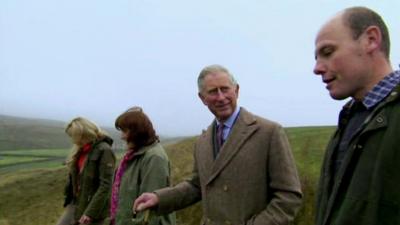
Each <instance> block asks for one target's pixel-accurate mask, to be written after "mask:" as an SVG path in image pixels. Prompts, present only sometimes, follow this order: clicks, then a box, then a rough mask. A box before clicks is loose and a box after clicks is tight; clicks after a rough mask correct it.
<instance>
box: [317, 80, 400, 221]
mask: <svg viewBox="0 0 400 225" xmlns="http://www.w3.org/2000/svg"><path fill="white" fill-rule="evenodd" d="M399 93H400V86H397V87H395V89H394V90H393V91H392V92H391V93H390V94H389V96H388V97H386V98H385V99H384V100H383V101H382V102H381V103H379V104H378V105H377V106H376V107H375V108H374V109H373V111H372V112H371V113H370V115H369V117H367V118H366V120H365V121H364V123H363V124H362V125H361V128H360V129H359V130H358V132H356V133H355V135H353V137H352V138H351V140H350V143H349V147H348V149H347V150H346V155H345V158H344V159H343V163H342V166H341V168H340V169H339V171H338V172H337V176H336V177H332V163H333V159H332V157H333V154H334V151H335V149H336V146H337V145H338V144H339V140H340V133H341V132H342V129H340V128H338V129H337V131H336V132H335V134H334V135H333V137H332V139H331V141H330V143H329V144H328V147H327V150H326V154H325V159H324V163H323V167H322V172H321V176H320V181H319V188H318V194H317V205H316V210H317V211H316V223H315V224H316V225H358V224H363V225H398V224H400V191H399V189H400V172H399V171H400V163H399V162H400V144H399V137H400V136H399V135H400V95H399ZM345 107H347V106H345ZM333 180H335V181H334V182H333ZM332 183H334V185H333V186H332ZM329 193H330V194H329Z"/></svg>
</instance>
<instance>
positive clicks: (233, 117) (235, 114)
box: [216, 106, 240, 128]
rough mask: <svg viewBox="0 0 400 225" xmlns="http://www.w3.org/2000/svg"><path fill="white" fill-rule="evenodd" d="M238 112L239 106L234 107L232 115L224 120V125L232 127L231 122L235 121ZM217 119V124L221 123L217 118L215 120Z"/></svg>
mask: <svg viewBox="0 0 400 225" xmlns="http://www.w3.org/2000/svg"><path fill="white" fill-rule="evenodd" d="M239 112H240V107H239V106H236V109H235V111H234V112H233V113H232V115H231V116H230V117H229V118H228V119H227V120H226V121H225V122H224V126H227V127H229V128H232V126H233V124H234V123H235V121H236V118H237V117H238V115H239ZM216 121H217V125H218V126H219V124H220V123H221V122H219V121H218V120H216Z"/></svg>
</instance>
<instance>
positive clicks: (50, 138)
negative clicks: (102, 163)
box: [0, 115, 123, 151]
mask: <svg viewBox="0 0 400 225" xmlns="http://www.w3.org/2000/svg"><path fill="white" fill-rule="evenodd" d="M65 124H66V122H63V121H56V120H46V119H31V118H21V117H14V116H5V115H0V151H1V150H17V149H44V148H46V149H52V148H69V147H70V146H71V143H70V140H69V138H68V136H67V135H65V133H64V127H65ZM103 129H104V130H105V131H106V132H107V133H108V134H109V135H110V136H111V137H112V138H113V139H114V141H115V145H114V147H116V148H122V146H123V144H122V141H121V140H120V137H119V132H118V131H117V130H115V129H113V128H107V127H106V128H103Z"/></svg>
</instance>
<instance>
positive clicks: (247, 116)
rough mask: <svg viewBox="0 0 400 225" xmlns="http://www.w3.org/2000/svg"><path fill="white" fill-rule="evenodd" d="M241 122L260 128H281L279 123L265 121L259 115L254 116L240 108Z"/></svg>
mask: <svg viewBox="0 0 400 225" xmlns="http://www.w3.org/2000/svg"><path fill="white" fill-rule="evenodd" d="M239 116H241V117H242V119H243V120H245V121H246V122H247V123H249V124H251V123H254V124H257V125H259V126H261V127H282V126H281V124H280V123H278V122H276V121H273V120H270V119H267V118H265V117H262V116H260V115H256V114H254V113H252V112H250V111H248V110H246V109H245V108H241V111H240V115H239Z"/></svg>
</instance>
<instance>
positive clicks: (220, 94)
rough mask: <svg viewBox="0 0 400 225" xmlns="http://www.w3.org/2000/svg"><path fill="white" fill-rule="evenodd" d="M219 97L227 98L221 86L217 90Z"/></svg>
mask: <svg viewBox="0 0 400 225" xmlns="http://www.w3.org/2000/svg"><path fill="white" fill-rule="evenodd" d="M217 98H218V99H224V98H225V94H224V92H222V91H221V89H219V88H218V91H217Z"/></svg>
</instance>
